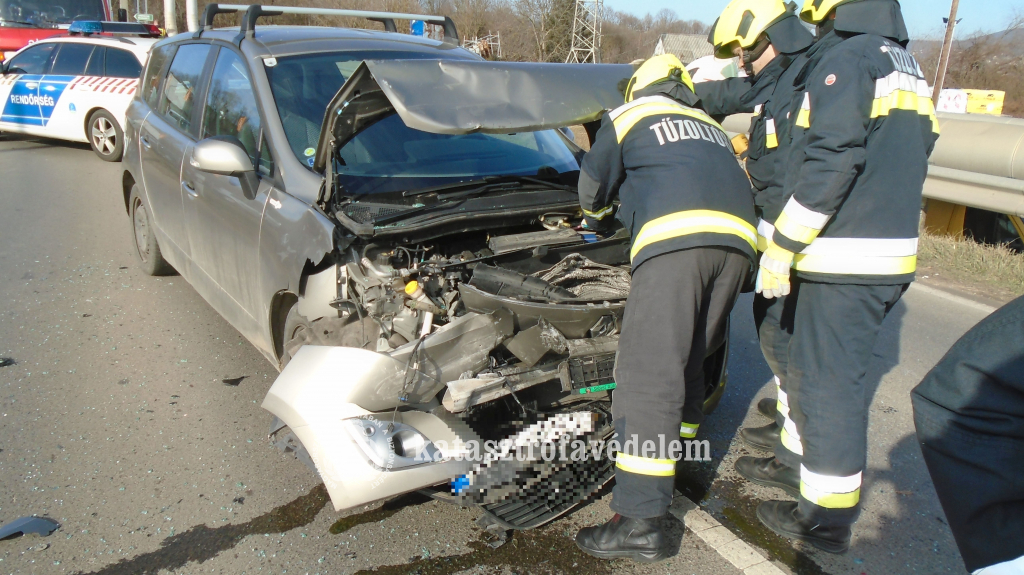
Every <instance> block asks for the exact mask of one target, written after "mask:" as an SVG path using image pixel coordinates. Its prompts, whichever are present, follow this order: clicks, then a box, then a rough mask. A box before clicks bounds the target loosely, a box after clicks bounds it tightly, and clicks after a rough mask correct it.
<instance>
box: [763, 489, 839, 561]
mask: <svg viewBox="0 0 1024 575" xmlns="http://www.w3.org/2000/svg"><path fill="white" fill-rule="evenodd" d="M798 508H799V503H797V502H795V501H765V502H764V503H762V504H761V505H758V506H757V518H758V519H760V520H761V523H764V524H765V526H766V527H768V529H771V530H772V531H774V532H776V533H778V534H779V535H781V536H783V537H787V538H789V539H797V540H799V541H804V542H806V543H810V544H811V545H814V546H815V547H817V548H818V549H821V550H822V551H828V552H829V553H845V552H846V551H847V550H848V549H849V548H850V536H851V533H852V531H853V529H852V528H851V527H850V526H849V525H840V526H836V527H825V526H823V525H818V524H816V523H812V522H808V521H807V520H805V519H803V518H802V517H801V516H800V512H799V510H798Z"/></svg>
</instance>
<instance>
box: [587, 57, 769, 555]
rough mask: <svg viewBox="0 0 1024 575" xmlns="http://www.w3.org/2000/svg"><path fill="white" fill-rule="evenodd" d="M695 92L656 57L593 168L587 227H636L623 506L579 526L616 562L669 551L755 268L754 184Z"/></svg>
mask: <svg viewBox="0 0 1024 575" xmlns="http://www.w3.org/2000/svg"><path fill="white" fill-rule="evenodd" d="M696 102H697V97H696V95H694V93H693V83H692V82H691V80H690V77H689V74H688V73H687V72H686V69H685V68H684V67H683V65H682V63H681V62H679V59H678V58H676V57H675V56H671V55H667V56H659V57H656V58H652V59H651V60H649V61H648V62H646V63H645V64H644V65H643V66H641V67H640V69H639V70H637V72H636V74H635V75H634V76H633V78H632V80H630V82H629V84H628V86H627V87H626V104H625V105H623V106H621V107H619V108H617V109H616V110H613V111H612V112H610V113H608V114H607V115H606V116H605V118H604V119H603V124H602V126H601V129H600V131H599V132H598V134H597V139H596V141H595V142H594V146H593V148H592V149H591V151H590V152H589V153H588V154H587V156H586V157H585V158H584V161H583V166H582V169H581V171H580V184H579V194H580V203H581V205H582V207H583V212H584V214H585V216H586V221H587V224H588V225H589V226H590V227H592V228H595V229H597V230H599V231H600V230H608V229H610V228H611V226H612V223H613V220H614V219H617V220H618V221H619V222H620V223H621V224H622V225H623V226H624V227H625V228H626V229H628V230H629V231H630V233H631V235H632V244H631V245H632V247H631V250H630V257H631V259H632V269H633V284H632V287H631V289H630V294H629V299H628V301H627V304H626V312H625V317H624V320H623V329H622V335H621V338H620V341H619V352H618V356H617V360H616V366H615V381H616V384H617V388H616V390H615V395H614V398H613V401H612V417H613V420H614V424H615V428H616V432H617V441H618V442H619V445H620V446H621V448H620V449H619V451H618V454H617V456H616V484H615V488H614V491H613V494H612V503H611V507H612V510H613V511H615V512H616V515H615V517H614V518H613V519H612V520H611V521H609V522H608V523H605V524H604V525H599V526H596V527H588V528H585V529H582V530H580V532H579V533H578V534H577V536H576V544H577V545H578V546H579V547H580V548H581V549H582V550H583V551H585V552H587V553H589V554H591V555H594V556H596V557H600V558H604V559H612V558H617V557H630V558H633V559H634V560H638V561H658V560H661V559H664V558H665V557H667V553H668V548H667V546H668V542H667V540H666V537H665V534H664V533H663V531H662V528H661V527H660V525H659V522H658V521H657V519H658V518H660V517H661V516H663V515H664V514H665V513H666V512H667V511H668V507H669V504H670V503H671V501H672V492H673V487H674V484H675V481H674V476H675V466H676V459H678V458H679V457H680V454H681V450H682V442H681V438H685V439H689V438H693V437H694V436H695V435H696V433H697V429H698V427H699V426H700V423H701V421H702V419H703V413H702V411H701V407H702V405H703V403H704V374H703V363H704V359H705V357H706V355H707V353H708V351H709V350H714V349H716V348H717V346H718V345H720V344H721V343H722V342H723V341H724V338H725V335H726V333H725V330H726V328H727V325H728V318H729V313H730V312H731V310H732V308H733V305H734V304H735V302H736V298H737V297H738V296H739V294H740V291H741V290H742V288H743V287H744V285H746V284H747V283H748V281H749V279H750V277H751V274H752V272H753V263H754V260H755V254H756V246H757V231H756V229H755V227H754V206H753V201H752V197H751V193H750V183H749V181H748V180H747V178H746V176H745V175H744V174H743V170H742V169H741V168H740V167H739V163H738V162H737V161H736V157H735V155H734V153H733V149H732V145H731V143H730V141H729V138H728V137H727V136H726V134H725V131H724V130H722V128H721V126H719V125H718V124H717V123H716V122H715V121H714V120H712V119H711V118H710V117H708V116H707V114H705V113H704V112H702V111H700V110H698V109H696V108H693V107H692V106H693V105H694V104H696ZM616 198H618V199H619V202H620V203H619V205H618V207H617V208H616V204H615V200H616ZM613 214H614V215H615V217H614V218H613V217H612V216H613Z"/></svg>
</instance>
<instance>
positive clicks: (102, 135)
mask: <svg viewBox="0 0 1024 575" xmlns="http://www.w3.org/2000/svg"><path fill="white" fill-rule="evenodd" d="M88 126H89V128H88V132H89V145H91V146H92V151H94V152H96V155H97V156H99V157H100V159H101V160H103V161H105V162H120V161H121V156H122V154H123V153H124V132H122V131H121V127H120V126H119V125H118V124H117V120H115V119H114V116H112V115H111V114H110V112H108V111H106V110H96V111H95V112H93V114H92V116H90V117H89V123H88Z"/></svg>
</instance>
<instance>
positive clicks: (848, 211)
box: [750, 0, 938, 553]
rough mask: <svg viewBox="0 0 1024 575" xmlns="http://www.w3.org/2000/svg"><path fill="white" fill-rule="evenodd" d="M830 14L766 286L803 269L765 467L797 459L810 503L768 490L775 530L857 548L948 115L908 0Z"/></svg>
mask: <svg viewBox="0 0 1024 575" xmlns="http://www.w3.org/2000/svg"><path fill="white" fill-rule="evenodd" d="M801 17H802V18H803V19H804V20H805V21H807V22H810V23H813V24H817V25H818V26H819V37H820V39H819V41H818V42H816V44H815V45H814V46H813V47H812V48H811V49H810V50H809V51H808V57H809V61H810V63H809V64H808V65H805V67H804V69H803V70H802V71H801V72H800V74H799V75H798V76H797V84H796V85H797V87H798V89H799V90H800V92H801V94H800V95H799V96H798V97H797V99H796V100H795V101H794V106H793V109H792V111H791V114H792V116H793V117H794V118H795V120H794V124H793V128H792V138H793V142H792V148H791V150H790V162H789V164H788V166H787V167H786V174H787V175H786V183H785V191H784V193H785V197H786V198H787V201H786V204H785V207H784V209H783V210H782V213H781V214H780V215H779V217H778V219H777V220H776V222H775V230H774V233H773V236H772V238H770V240H769V242H768V247H767V249H766V250H765V253H764V255H763V256H761V261H760V269H759V271H758V279H757V291H759V292H761V293H763V294H764V295H765V297H769V298H770V297H775V296H777V295H779V294H781V295H788V294H789V293H790V286H791V282H790V276H791V274H795V275H796V277H797V278H799V279H800V280H801V283H800V298H799V301H798V302H797V305H796V311H795V315H794V326H793V335H792V339H791V341H790V345H789V365H788V367H787V371H786V385H787V388H788V389H789V390H790V391H791V394H790V401H789V415H788V416H787V417H786V418H785V423H784V425H783V429H782V432H781V435H780V443H781V445H778V446H777V447H776V457H777V458H778V461H779V462H781V463H783V464H785V466H786V467H789V468H790V469H789V470H785V469H779V468H777V467H776V466H774V465H765V466H761V467H758V468H755V469H751V470H750V471H751V472H752V473H754V474H756V475H759V476H760V478H762V479H770V478H778V477H780V476H789V475H791V474H792V473H793V470H798V471H799V479H800V483H799V491H800V495H799V501H797V502H791V501H768V502H765V503H762V504H761V505H760V506H759V507H758V509H757V515H758V518H759V519H760V520H761V522H762V523H764V524H765V525H766V526H768V527H769V528H770V529H772V530H773V531H775V532H776V533H778V534H780V535H782V536H784V537H788V538H791V539H797V540H802V541H805V542H808V543H810V544H812V545H814V546H815V547H818V548H820V549H822V550H825V551H828V552H832V553H842V552H844V551H846V550H847V549H848V548H849V546H850V537H851V532H852V526H853V524H854V523H855V522H856V520H857V518H858V516H859V513H860V489H861V483H862V477H863V473H864V468H865V465H866V458H867V404H868V400H869V397H868V392H867V390H866V387H867V370H868V367H869V366H870V364H871V359H872V349H873V347H874V345H875V341H876V339H877V336H878V333H879V331H880V329H881V325H882V322H883V320H884V319H885V317H886V316H887V315H888V313H889V312H890V310H892V308H893V306H895V305H896V303H897V302H898V301H899V299H900V297H901V296H902V295H903V293H904V292H905V291H906V289H907V287H908V286H909V284H910V282H912V281H913V279H914V274H915V271H916V268H917V238H918V223H919V218H920V212H921V191H922V188H923V185H924V180H925V176H926V174H927V169H928V156H929V155H930V154H931V151H932V149H933V147H934V145H935V141H936V138H937V137H938V122H937V120H936V118H935V109H934V106H933V105H932V101H931V91H930V89H929V88H928V82H927V81H926V80H925V78H924V74H923V73H922V72H921V68H920V66H919V65H918V64H917V62H916V61H915V60H914V58H913V57H912V56H911V55H910V53H909V52H907V50H906V48H905V46H906V44H907V41H908V38H907V32H906V27H905V25H904V22H903V16H902V13H901V10H900V5H899V2H897V0H806V2H805V4H804V6H803V10H802V11H801Z"/></svg>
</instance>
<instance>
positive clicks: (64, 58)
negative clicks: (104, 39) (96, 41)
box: [50, 44, 95, 76]
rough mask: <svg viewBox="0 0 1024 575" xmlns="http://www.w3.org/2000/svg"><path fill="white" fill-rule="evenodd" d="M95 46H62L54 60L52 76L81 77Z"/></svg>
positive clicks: (51, 68)
mask: <svg viewBox="0 0 1024 575" xmlns="http://www.w3.org/2000/svg"><path fill="white" fill-rule="evenodd" d="M94 47H95V46H92V45H90V44H61V45H60V51H59V52H57V55H56V56H55V57H54V58H53V66H51V67H50V74H53V75H54V76H81V75H83V74H85V65H86V64H88V63H89V56H92V50H93V48H94Z"/></svg>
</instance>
